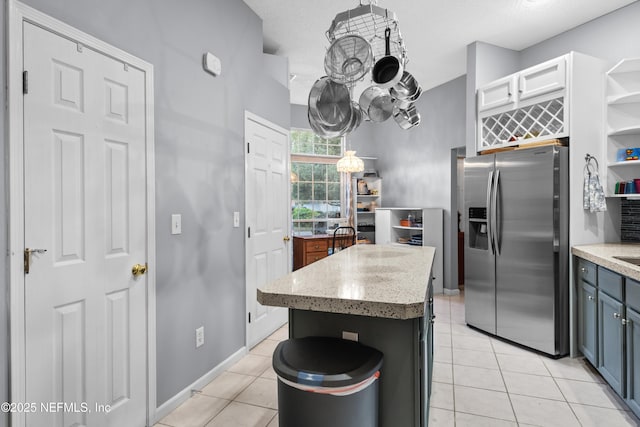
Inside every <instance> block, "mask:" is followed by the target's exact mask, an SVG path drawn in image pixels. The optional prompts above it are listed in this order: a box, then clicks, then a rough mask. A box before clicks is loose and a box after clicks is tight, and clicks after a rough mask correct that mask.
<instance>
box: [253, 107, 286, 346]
mask: <svg viewBox="0 0 640 427" xmlns="http://www.w3.org/2000/svg"><path fill="white" fill-rule="evenodd" d="M249 121H252V122H255V123H258V124H260V125H262V126H265V127H268V128H271V129H273V130H275V131H277V132H282V133H283V134H285V135H287V141H288V144H287V154H286V157H287V161H286V165H287V167H286V171H285V175H287V176H288V175H289V174H290V173H291V140H290V136H289V134H290V132H289V131H288V130H287V129H285V128H283V127H282V126H278V125H277V124H275V123H273V122H270V121H269V120H267V119H265V118H263V117H260V116H258V115H257V114H254V113H252V112H250V111H247V110H245V112H244V138H243V139H244V147H243V149H244V197H245V201H244V212H245V213H244V250H245V256H244V259H245V261H244V277H245V316H244V322H245V337H244V343H245V346H246V347H247V350H249V346H250V345H251V343H250V342H249V318H248V313H250V312H251V305H250V304H251V300H250V298H251V297H250V295H248V292H247V291H248V289H247V288H248V283H249V280H248V278H249V274H248V273H249V259H250V257H251V254H249V237H248V232H247V230H248V228H249V224H248V221H249V219H248V216H247V212H249V209H248V206H249V200H248V193H247V178H248V176H247V173H248V172H249V161H248V158H247V156H248V153H247V144H248V143H249V140H248V138H247V123H248V122H249ZM287 188H288V190H287V197H286V199H287V206H291V184H290V181H289V185H288V187H287ZM287 230H288V231H289V233H290V234H291V214H290V213H288V214H287ZM290 242H291V243H290V244H288V245H287V271H288V272H290V271H291V267H292V264H293V262H292V256H293V249H292V248H293V238H292V239H291V240H290ZM254 298H257V297H256V296H254Z"/></svg>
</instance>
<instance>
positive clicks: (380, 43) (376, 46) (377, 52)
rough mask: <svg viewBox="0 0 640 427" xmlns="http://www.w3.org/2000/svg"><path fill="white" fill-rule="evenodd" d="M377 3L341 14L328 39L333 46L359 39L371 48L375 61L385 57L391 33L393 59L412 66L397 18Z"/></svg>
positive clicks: (338, 15) (328, 32) (327, 33)
mask: <svg viewBox="0 0 640 427" xmlns="http://www.w3.org/2000/svg"><path fill="white" fill-rule="evenodd" d="M376 3H377V1H371V2H370V3H369V4H362V1H361V2H360V6H358V7H356V8H355V9H350V10H346V11H344V12H341V13H338V14H337V15H336V17H335V18H334V19H333V21H332V22H331V27H329V29H328V30H327V32H326V36H327V39H328V40H329V42H330V43H333V42H334V41H335V40H336V39H338V38H340V37H344V36H346V35H350V34H355V35H358V36H360V37H362V38H364V39H365V40H367V41H368V42H369V44H371V50H372V51H373V56H374V59H376V60H377V59H379V58H382V57H383V56H385V38H384V31H385V29H386V28H387V27H389V29H390V30H391V55H393V56H395V57H397V58H399V59H400V60H401V61H402V62H403V64H406V63H407V62H408V58H407V50H406V48H405V46H404V40H403V38H402V34H401V33H400V27H399V25H398V19H397V17H396V14H395V13H394V12H392V11H390V10H388V9H384V8H381V7H379V6H377V4H376Z"/></svg>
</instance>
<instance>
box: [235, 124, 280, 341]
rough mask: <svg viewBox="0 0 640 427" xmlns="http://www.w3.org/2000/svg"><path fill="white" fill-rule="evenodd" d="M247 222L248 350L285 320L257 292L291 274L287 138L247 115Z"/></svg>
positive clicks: (271, 126) (271, 125) (276, 128)
mask: <svg viewBox="0 0 640 427" xmlns="http://www.w3.org/2000/svg"><path fill="white" fill-rule="evenodd" d="M245 142H246V144H247V154H246V163H247V166H246V210H247V214H246V221H247V239H246V242H247V310H248V312H249V316H250V318H248V324H247V346H248V347H252V346H253V345H255V344H257V343H258V342H259V341H260V340H262V339H263V338H265V337H266V336H267V335H269V334H270V333H271V332H273V331H274V330H275V329H276V328H277V327H279V326H281V325H282V324H284V323H285V322H286V320H287V311H286V309H283V308H274V307H266V306H263V305H261V304H260V303H258V301H257V299H256V289H257V288H259V287H261V286H264V285H265V284H267V283H268V282H270V281H272V280H275V279H277V278H279V277H281V276H284V275H285V274H287V273H288V272H289V271H290V264H291V262H290V261H289V260H290V257H291V251H290V240H289V239H290V237H289V234H290V231H289V230H290V225H289V224H290V219H289V217H290V208H289V206H290V203H289V191H290V190H289V176H290V175H289V134H288V132H287V131H285V130H284V129H281V128H279V127H277V126H275V125H273V124H271V123H269V122H266V121H265V120H263V119H260V118H258V117H255V116H247V117H245Z"/></svg>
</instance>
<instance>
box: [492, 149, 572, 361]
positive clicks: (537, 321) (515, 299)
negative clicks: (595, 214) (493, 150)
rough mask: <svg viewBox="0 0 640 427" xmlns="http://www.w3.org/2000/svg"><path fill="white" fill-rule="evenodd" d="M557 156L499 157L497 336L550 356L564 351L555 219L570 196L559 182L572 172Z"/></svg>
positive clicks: (543, 152)
mask: <svg viewBox="0 0 640 427" xmlns="http://www.w3.org/2000/svg"><path fill="white" fill-rule="evenodd" d="M557 150H558V148H554V147H544V148H540V149H529V150H521V151H513V152H509V153H501V154H498V155H496V170H497V171H498V172H497V175H498V174H499V179H498V182H497V186H496V188H497V193H496V194H497V197H496V202H495V203H496V222H497V236H498V237H497V253H498V255H497V256H496V330H497V335H498V336H501V337H504V338H507V339H509V340H512V341H515V342H517V343H520V344H523V345H525V346H527V347H531V348H534V349H537V350H540V351H543V352H545V353H548V354H557V348H558V346H557V345H556V339H557V334H556V315H557V314H556V312H557V303H558V301H557V287H558V286H559V283H558V270H559V268H560V267H559V264H558V256H559V250H558V249H559V247H558V232H559V231H558V229H557V222H558V221H557V218H556V220H555V221H554V214H555V216H556V217H557V216H558V206H559V198H560V197H566V196H567V195H566V194H563V195H561V194H559V188H560V186H559V185H558V180H559V176H560V175H562V174H567V168H566V167H564V166H563V167H560V165H559V164H558V161H557V155H556V154H554V153H556V151H557ZM554 161H555V164H554ZM554 166H555V167H554ZM554 194H555V195H556V196H557V197H556V198H555V205H554ZM554 207H555V212H554ZM554 227H555V228H554ZM562 286H565V287H566V286H567V284H566V283H564V284H562Z"/></svg>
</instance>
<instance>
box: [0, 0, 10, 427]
mask: <svg viewBox="0 0 640 427" xmlns="http://www.w3.org/2000/svg"><path fill="white" fill-rule="evenodd" d="M0 5H1V6H2V7H0V22H2V23H3V28H4V17H5V8H4V2H2V3H0ZM4 45H5V32H4V31H0V46H4ZM5 58H6V56H5V55H2V58H1V59H0V65H1V66H0V81H2V82H3V84H2V85H0V99H2V100H3V101H4V99H5V84H4V81H5V69H6V67H5ZM3 105H4V102H3ZM0 138H2V141H3V143H2V144H0V156H1V157H2V161H1V162H0V189H3V190H4V189H5V188H6V181H5V179H6V173H5V171H6V167H5V164H6V163H5V162H6V155H7V144H6V143H4V141H5V140H6V137H5V125H4V114H3V115H2V118H1V119H0ZM7 197H8V194H7V192H6V191H3V192H2V197H0V254H1V256H0V294H1V295H2V296H1V297H0V298H1V299H0V301H1V302H0V402H7V401H9V285H8V283H9V280H8V279H9V271H8V270H9V263H8V258H7V229H8V226H9V224H8V223H7V205H8V203H7ZM8 425H9V417H8V416H7V414H5V413H0V427H6V426H8Z"/></svg>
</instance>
